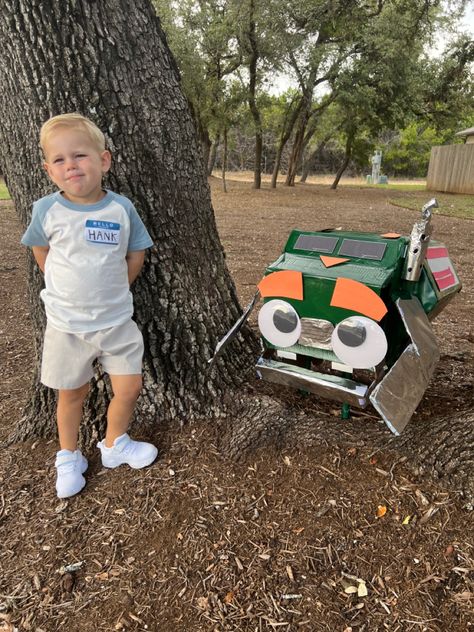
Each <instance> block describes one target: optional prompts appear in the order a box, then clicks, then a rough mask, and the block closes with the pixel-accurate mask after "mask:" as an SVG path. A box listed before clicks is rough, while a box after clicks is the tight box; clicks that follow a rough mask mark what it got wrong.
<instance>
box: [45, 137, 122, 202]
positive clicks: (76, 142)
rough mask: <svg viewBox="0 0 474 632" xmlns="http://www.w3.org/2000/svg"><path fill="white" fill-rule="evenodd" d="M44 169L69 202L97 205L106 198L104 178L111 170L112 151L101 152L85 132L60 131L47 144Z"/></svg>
mask: <svg viewBox="0 0 474 632" xmlns="http://www.w3.org/2000/svg"><path fill="white" fill-rule="evenodd" d="M44 152H45V158H46V161H45V162H44V168H45V169H46V171H47V173H48V175H49V177H50V178H51V180H52V181H53V182H54V184H55V185H56V186H58V187H59V188H60V189H61V191H62V192H63V195H64V197H65V198H66V199H68V200H69V201H71V202H74V203H75V204H94V203H95V202H98V201H99V200H101V199H102V198H103V197H104V192H103V190H102V176H103V175H104V173H107V171H108V170H109V169H110V163H111V156H110V153H109V152H108V151H103V152H101V151H99V150H98V149H97V147H96V145H95V144H94V143H93V142H92V140H91V139H90V138H89V137H88V136H87V134H85V133H84V132H83V131H82V130H78V129H67V128H65V129H61V128H60V129H58V130H57V131H56V132H55V133H54V134H52V135H51V136H50V138H49V139H48V140H47V142H46V143H45V147H44Z"/></svg>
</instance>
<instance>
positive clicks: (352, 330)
mask: <svg viewBox="0 0 474 632" xmlns="http://www.w3.org/2000/svg"><path fill="white" fill-rule="evenodd" d="M337 335H338V338H339V340H340V341H341V342H342V343H343V344H345V345H346V346H348V347H360V345H361V344H362V343H363V342H364V340H365V339H366V337H367V331H366V329H365V327H364V325H362V324H361V323H341V324H340V325H339V327H338V328H337Z"/></svg>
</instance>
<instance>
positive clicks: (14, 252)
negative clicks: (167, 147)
mask: <svg viewBox="0 0 474 632" xmlns="http://www.w3.org/2000/svg"><path fill="white" fill-rule="evenodd" d="M211 186H212V188H213V201H214V206H215V209H216V216H217V221H218V226H219V230H220V234H221V238H222V241H223V243H224V246H225V249H226V252H227V259H228V264H229V267H230V270H231V272H232V274H233V276H234V279H235V281H236V284H237V288H238V292H239V296H240V298H241V301H242V303H246V302H247V301H248V300H249V299H250V298H251V296H252V295H253V293H254V288H255V285H256V283H257V282H258V281H259V280H260V278H261V275H262V272H263V270H264V269H265V267H266V265H267V264H268V263H269V262H270V261H272V260H274V259H275V258H276V257H277V256H278V255H279V254H280V252H281V249H282V247H283V244H284V242H285V240H286V238H287V235H288V233H289V231H290V230H291V229H292V228H300V229H312V230H315V229H319V228H325V227H330V226H336V227H338V226H341V227H344V228H347V229H357V230H367V231H377V232H382V231H389V230H393V231H397V232H404V233H407V232H408V231H409V230H410V228H411V226H412V224H413V221H414V219H415V218H416V213H414V212H412V211H405V210H404V209H400V208H394V207H391V206H390V205H389V203H388V202H387V199H388V197H389V192H388V191H380V190H377V189H362V188H357V187H341V188H339V189H338V190H337V191H335V192H334V191H330V190H329V189H328V188H327V187H324V186H315V185H310V184H309V185H299V186H297V187H295V188H293V189H289V188H284V187H281V188H278V189H277V190H276V191H273V190H270V189H269V188H266V187H267V185H265V188H263V189H262V190H261V191H253V190H252V189H250V187H249V183H247V182H236V181H229V182H228V187H229V192H228V193H227V194H223V193H222V192H221V191H220V183H219V181H218V180H216V179H212V180H211ZM426 199H427V196H426V194H424V193H420V207H421V205H422V204H423V203H424V202H425V201H426ZM0 221H1V233H0V240H1V241H0V243H1V247H2V253H3V256H2V261H3V264H2V266H0V274H1V281H2V288H3V297H4V300H3V301H2V308H1V310H0V323H1V324H0V329H1V331H2V338H1V349H0V350H1V354H2V368H1V370H2V389H1V391H2V399H1V403H0V414H1V421H0V425H1V432H2V435H3V437H5V436H6V435H7V434H8V431H9V428H11V427H12V426H13V425H14V424H16V423H17V421H18V419H19V416H20V415H21V411H22V407H23V406H24V404H25V390H26V385H27V384H28V380H29V369H30V366H31V360H32V357H33V349H32V337H31V333H30V323H29V317H28V305H27V300H26V294H27V289H26V281H25V278H26V273H25V255H24V252H23V251H22V248H21V247H20V246H19V245H18V240H19V236H20V234H21V230H20V227H19V226H18V224H17V221H16V219H15V215H14V212H13V209H12V205H11V204H9V203H2V206H1V216H0ZM472 226H473V224H472V222H469V221H461V220H456V219H453V218H445V217H441V216H439V217H436V218H435V225H434V230H435V236H436V237H437V238H438V239H440V240H442V241H445V242H446V243H447V244H448V246H449V248H450V254H451V256H452V257H453V259H454V260H455V262H456V266H457V269H458V271H459V275H460V277H461V278H462V280H463V283H464V289H463V292H462V293H461V295H460V296H459V297H457V298H456V300H455V302H454V303H453V304H452V305H451V306H450V307H449V308H448V309H447V310H446V311H445V312H444V313H443V314H442V315H441V316H440V318H439V319H438V320H437V321H436V325H435V326H436V332H437V334H438V338H439V339H440V341H441V350H442V354H443V357H442V362H441V363H440V366H439V369H438V372H437V374H436V377H435V380H433V383H432V385H431V386H430V389H429V392H428V393H427V397H425V399H424V401H423V402H422V404H421V405H420V408H419V410H418V411H417V416H418V417H419V418H421V419H425V420H426V419H428V418H429V417H430V416H431V415H433V413H434V412H436V413H437V414H440V413H441V412H445V413H446V414H448V413H449V411H451V410H453V409H454V410H455V409H458V410H464V409H467V408H468V407H469V406H470V405H471V402H472V376H473V341H474V337H473V332H472V324H471V320H472V305H473V287H474V284H473V278H472V277H473V255H472V243H471V242H472ZM266 392H267V393H268V392H269V391H268V390H267V391H266ZM293 403H294V405H295V406H297V407H300V408H301V409H302V410H304V411H305V412H306V413H309V414H314V415H321V414H325V415H327V416H328V417H331V416H332V419H333V421H332V423H333V425H334V428H335V433H338V434H337V435H336V439H335V441H334V443H332V442H331V444H330V445H327V444H326V443H321V444H320V445H318V446H315V447H305V446H300V447H299V448H298V449H296V448H294V449H283V450H281V451H278V450H276V449H274V448H270V449H267V450H264V451H263V450H262V451H259V452H258V453H256V454H254V455H253V456H252V457H251V458H249V459H247V460H245V461H244V462H242V463H239V464H235V463H231V462H229V461H227V460H224V459H223V458H222V456H221V454H220V453H219V450H218V449H217V447H216V446H217V437H216V433H215V429H214V428H212V427H208V426H207V425H206V424H205V423H203V424H197V425H194V426H188V427H185V428H184V429H183V430H181V431H179V430H176V429H167V428H160V429H159V434H158V437H155V440H157V442H158V445H159V447H160V452H161V456H160V458H159V460H158V461H157V463H156V464H154V465H153V466H152V467H150V468H148V469H146V470H144V471H132V470H129V469H126V468H119V469H118V470H116V471H108V470H104V469H102V467H101V465H100V462H99V459H98V454H94V453H90V454H88V455H87V456H88V458H89V462H90V467H89V470H88V473H87V487H86V489H85V490H84V492H83V493H81V494H80V495H79V496H77V497H76V498H74V499H71V500H69V501H59V500H58V499H57V498H56V496H55V493H54V466H53V463H54V456H55V452H56V449H57V448H56V444H55V442H53V441H48V442H47V441H43V440H39V441H35V442H34V443H31V442H30V443H27V444H17V445H14V446H11V447H9V448H5V447H4V448H1V449H0V485H1V487H0V489H1V491H0V533H1V548H0V631H3V630H9V632H13V630H14V629H15V628H16V629H18V631H19V632H20V631H21V632H22V631H23V630H32V631H33V630H34V631H35V632H41V630H43V632H54V631H55V630H60V629H62V628H67V629H68V630H70V631H71V632H75V631H76V630H77V631H79V630H80V631H81V632H93V631H94V632H95V631H97V630H101V631H102V630H104V631H109V630H110V631H113V630H136V631H138V630H140V631H142V630H151V631H157V632H158V631H160V632H181V631H182V632H185V631H186V632H194V631H199V630H206V631H207V630H208V631H215V632H224V631H227V630H235V631H237V630H241V631H249V632H250V631H252V632H254V631H258V632H260V631H264V630H280V629H281V630H285V631H286V630H291V631H293V630H294V631H296V630H308V631H320V630H321V631H323V630H324V631H330V632H336V631H337V632H339V631H340V632H351V631H353V632H355V631H358V632H362V631H364V630H365V632H372V631H377V630H391V631H398V630H400V631H408V630H417V631H420V630H425V631H431V630H433V631H435V630H436V631H440V632H441V631H442V632H444V631H446V630H453V631H459V632H461V631H465V630H469V629H474V617H473V606H474V559H473V558H474V551H473V541H474V527H473V520H472V512H470V511H468V509H467V508H466V507H463V502H461V499H460V498H459V496H458V493H457V491H456V490H454V489H449V488H443V487H440V486H438V485H437V484H436V483H435V482H431V481H429V480H427V479H426V478H423V477H422V476H421V475H420V474H419V472H418V471H417V470H416V469H414V468H413V467H412V466H410V460H409V459H406V458H405V457H400V456H399V455H397V454H396V453H394V452H393V451H389V450H384V449H382V450H380V449H375V448H373V449H371V448H370V446H367V444H366V445H364V444H363V443H362V442H360V443H357V444H356V443H354V444H353V445H348V442H347V441H346V440H345V439H347V437H348V436H350V437H352V436H353V428H354V427H358V428H360V435H361V437H362V436H363V435H364V427H365V428H367V429H369V428H370V430H371V431H372V432H378V430H379V429H381V426H380V425H379V424H378V422H377V420H376V417H375V415H371V414H370V412H368V413H365V414H363V415H359V416H358V417H356V418H354V419H352V420H350V421H346V422H342V421H340V422H338V421H337V414H338V411H336V410H335V407H334V405H332V404H330V403H321V402H318V401H317V400H316V399H315V398H303V397H301V396H298V397H295V398H294V399H293ZM412 423H413V422H412ZM349 429H350V430H351V432H350V433H349V432H348V431H349ZM338 436H340V440H338V439H337V437H338ZM71 565H72V566H71ZM68 569H69V570H68ZM365 593H367V594H365Z"/></svg>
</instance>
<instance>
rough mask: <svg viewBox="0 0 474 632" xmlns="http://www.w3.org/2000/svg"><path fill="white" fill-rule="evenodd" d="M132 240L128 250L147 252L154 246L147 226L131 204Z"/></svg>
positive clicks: (129, 242)
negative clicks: (147, 249) (146, 250)
mask: <svg viewBox="0 0 474 632" xmlns="http://www.w3.org/2000/svg"><path fill="white" fill-rule="evenodd" d="M129 217H130V239H129V241H128V250H145V249H146V248H151V247H152V246H153V241H152V239H151V237H150V235H149V234H148V231H147V229H146V228H145V224H144V223H143V222H142V220H141V217H140V216H139V214H138V213H137V211H136V209H135V207H134V206H133V204H132V203H131V202H130V208H129Z"/></svg>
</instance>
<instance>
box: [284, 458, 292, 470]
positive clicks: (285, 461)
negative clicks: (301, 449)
mask: <svg viewBox="0 0 474 632" xmlns="http://www.w3.org/2000/svg"><path fill="white" fill-rule="evenodd" d="M283 462H284V464H285V465H288V467H290V465H291V461H290V457H289V456H285V457H284V459H283Z"/></svg>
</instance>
